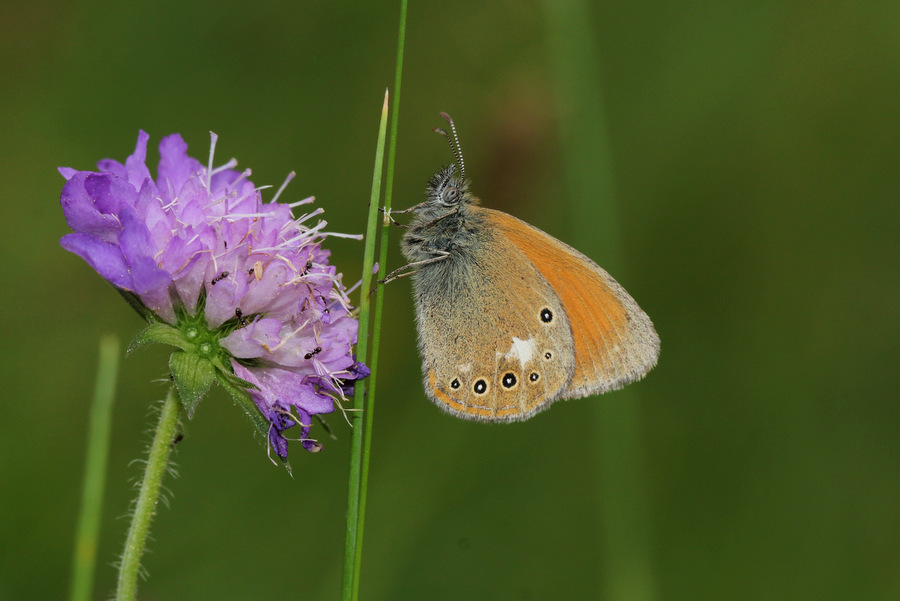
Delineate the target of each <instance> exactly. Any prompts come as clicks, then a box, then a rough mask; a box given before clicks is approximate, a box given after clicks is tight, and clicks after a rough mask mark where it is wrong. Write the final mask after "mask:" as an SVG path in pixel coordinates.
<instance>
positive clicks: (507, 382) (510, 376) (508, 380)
mask: <svg viewBox="0 0 900 601" xmlns="http://www.w3.org/2000/svg"><path fill="white" fill-rule="evenodd" d="M500 383H501V384H502V385H503V388H505V389H506V390H512V389H514V388H516V385H517V384H518V383H519V380H518V378H516V374H514V373H512V372H511V371H508V372H506V373H505V374H503V379H502V380H500Z"/></svg>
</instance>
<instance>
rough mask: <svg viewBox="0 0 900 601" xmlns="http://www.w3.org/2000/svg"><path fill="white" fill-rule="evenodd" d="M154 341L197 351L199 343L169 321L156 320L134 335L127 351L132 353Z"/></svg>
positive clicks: (184, 349) (189, 350)
mask: <svg viewBox="0 0 900 601" xmlns="http://www.w3.org/2000/svg"><path fill="white" fill-rule="evenodd" d="M153 343H158V344H169V345H171V346H175V347H178V348H180V349H181V350H183V351H187V352H191V351H195V350H196V348H197V345H195V344H194V343H193V342H190V341H189V340H188V339H187V338H185V337H184V334H182V333H181V330H179V329H178V328H176V327H173V326H170V325H169V324H167V323H162V322H155V323H151V324H150V325H149V326H147V327H146V328H144V329H143V330H141V332H140V333H139V334H138V335H137V336H135V337H134V340H132V341H131V344H129V345H128V351H126V352H127V353H131V351H133V350H136V349H139V348H141V347H142V346H147V345H148V344H153Z"/></svg>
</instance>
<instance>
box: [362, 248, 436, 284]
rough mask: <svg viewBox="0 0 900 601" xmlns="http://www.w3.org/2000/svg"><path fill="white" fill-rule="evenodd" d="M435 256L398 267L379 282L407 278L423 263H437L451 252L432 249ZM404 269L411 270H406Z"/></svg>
mask: <svg viewBox="0 0 900 601" xmlns="http://www.w3.org/2000/svg"><path fill="white" fill-rule="evenodd" d="M432 252H433V253H434V254H435V256H433V257H431V258H430V259H423V260H422V261H416V262H415V263H408V264H406V265H404V266H403V267H398V268H397V269H395V270H394V271H392V272H390V273H389V274H388V275H387V277H386V278H384V279H383V280H378V283H379V284H388V283H390V282H393V281H394V280H399V279H400V278H405V277H406V276H408V275H412V274H414V273H415V272H416V269H417V268H418V267H422V266H423V265H430V264H432V263H437V262H438V261H443V260H444V259H446V258H447V257H449V256H450V253H449V252H447V251H446V250H435V251H432ZM404 270H409V271H406V272H404Z"/></svg>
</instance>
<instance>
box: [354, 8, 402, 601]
mask: <svg viewBox="0 0 900 601" xmlns="http://www.w3.org/2000/svg"><path fill="white" fill-rule="evenodd" d="M406 5H407V0H401V3H400V28H399V34H398V40H397V67H396V70H395V72H394V103H393V105H392V107H391V137H390V144H389V146H388V165H387V180H386V183H385V188H384V211H385V214H388V212H389V211H390V210H391V199H392V195H393V190H394V162H395V158H396V154H397V123H398V122H399V115H400V83H401V80H402V75H403V48H404V46H405V42H406ZM390 227H391V225H390V220H388V219H384V220H382V227H381V250H380V252H379V256H378V265H379V267H380V270H381V273H387V252H388V232H389V230H390ZM383 309H384V286H378V288H377V289H376V292H375V320H374V323H373V324H372V352H371V354H370V358H369V367H370V368H371V370H372V373H371V375H370V376H369V381H368V382H367V383H366V410H365V412H366V419H365V436H364V437H363V450H362V474H361V482H360V492H359V524H358V527H357V531H356V553H355V557H354V563H353V594H352V599H353V600H354V601H356V599H358V598H359V575H360V571H361V568H362V549H363V533H364V531H365V523H366V500H367V498H368V490H369V457H370V456H371V450H372V428H373V424H374V423H375V385H376V383H377V373H378V348H379V345H380V343H381V314H382V311H383Z"/></svg>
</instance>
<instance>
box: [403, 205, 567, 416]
mask: <svg viewBox="0 0 900 601" xmlns="http://www.w3.org/2000/svg"><path fill="white" fill-rule="evenodd" d="M482 211H486V209H480V208H479V209H477V212H478V214H476V215H474V216H473V217H474V218H478V217H479V214H480V213H481V212H482ZM414 283H415V284H414V285H415V299H416V317H417V321H418V330H419V347H420V351H421V353H422V359H423V375H424V380H425V390H426V391H427V393H428V396H429V397H430V398H431V400H432V401H434V402H435V403H436V404H437V405H438V406H440V407H441V408H443V409H444V410H446V411H448V412H449V413H452V414H454V415H456V416H458V417H462V418H466V419H477V420H485V421H514V420H522V419H526V418H528V417H530V416H531V415H532V414H534V413H535V412H537V411H539V410H540V409H542V408H544V407H545V406H546V405H547V404H549V403H550V402H551V401H552V400H553V399H555V398H558V397H559V396H560V394H562V393H563V391H564V390H565V389H566V387H567V385H568V384H569V382H570V380H571V377H572V374H573V373H574V370H575V354H574V344H573V340H572V334H571V325H570V324H569V321H568V319H567V317H566V312H565V310H564V308H563V304H562V301H561V300H560V297H559V296H558V295H557V294H556V292H554V290H553V287H552V286H551V285H550V284H549V283H548V281H547V280H546V279H545V278H544V277H543V276H542V275H541V274H540V272H539V271H538V270H537V268H536V267H535V266H534V264H533V263H532V261H531V260H529V259H528V257H527V256H526V255H525V254H524V253H523V252H522V251H520V250H519V249H518V248H516V246H515V245H514V244H513V242H512V241H511V240H510V239H508V238H507V237H506V236H504V235H502V234H499V233H498V232H495V231H493V229H492V228H491V227H481V228H476V233H473V234H472V236H471V237H469V238H467V244H465V245H464V246H463V247H462V248H458V249H457V250H456V252H454V253H453V254H452V255H451V256H450V257H448V258H447V259H446V260H443V261H439V262H437V263H433V264H431V265H426V266H423V267H422V268H420V269H419V270H418V271H417V273H416V275H415V279H414Z"/></svg>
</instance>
